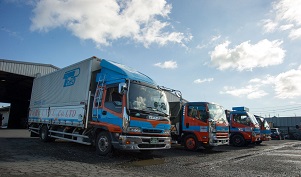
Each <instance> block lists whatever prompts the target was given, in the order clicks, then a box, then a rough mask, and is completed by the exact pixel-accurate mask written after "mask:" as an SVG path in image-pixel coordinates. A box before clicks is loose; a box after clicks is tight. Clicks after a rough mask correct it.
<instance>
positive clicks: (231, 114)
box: [225, 107, 261, 146]
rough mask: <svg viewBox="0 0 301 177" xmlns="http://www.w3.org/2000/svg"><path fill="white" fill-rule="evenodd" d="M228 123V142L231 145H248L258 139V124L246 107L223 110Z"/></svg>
mask: <svg viewBox="0 0 301 177" xmlns="http://www.w3.org/2000/svg"><path fill="white" fill-rule="evenodd" d="M225 112H226V115H227V119H228V121H229V124H230V129H229V131H230V144H232V145H233V146H248V145H249V144H250V143H256V142H259V141H261V140H260V128H259V124H258V122H257V120H256V118H255V116H254V115H253V114H251V113H250V112H249V108H247V107H233V108H232V111H229V110H225Z"/></svg>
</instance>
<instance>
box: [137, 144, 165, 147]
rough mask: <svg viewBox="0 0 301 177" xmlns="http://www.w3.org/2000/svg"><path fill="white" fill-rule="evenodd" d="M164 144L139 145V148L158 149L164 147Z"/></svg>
mask: <svg viewBox="0 0 301 177" xmlns="http://www.w3.org/2000/svg"><path fill="white" fill-rule="evenodd" d="M165 146H166V144H139V145H138V147H139V148H158V147H165Z"/></svg>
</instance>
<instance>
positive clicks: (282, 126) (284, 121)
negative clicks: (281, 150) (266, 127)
mask: <svg viewBox="0 0 301 177" xmlns="http://www.w3.org/2000/svg"><path fill="white" fill-rule="evenodd" d="M265 119H266V121H267V122H269V124H270V125H271V127H275V128H279V130H280V131H281V132H282V133H283V134H287V135H293V134H294V133H296V132H299V133H300V130H298V129H297V128H296V125H299V126H301V117H271V118H265Z"/></svg>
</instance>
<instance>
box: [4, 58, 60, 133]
mask: <svg viewBox="0 0 301 177" xmlns="http://www.w3.org/2000/svg"><path fill="white" fill-rule="evenodd" d="M58 69H59V68H58V67H55V66H53V65H50V64H40V63H30V62H21V61H13V60H4V59H0V102H2V103H9V104H10V111H9V118H8V125H7V127H8V128H26V125H27V116H28V107H29V100H30V96H31V90H32V84H33V79H34V78H35V77H37V76H42V75H45V74H48V73H51V72H53V71H56V70H58Z"/></svg>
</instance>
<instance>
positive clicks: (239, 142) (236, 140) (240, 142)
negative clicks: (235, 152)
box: [232, 135, 245, 147]
mask: <svg viewBox="0 0 301 177" xmlns="http://www.w3.org/2000/svg"><path fill="white" fill-rule="evenodd" d="M232 144H233V146H237V147H241V146H244V145H245V139H244V138H243V137H242V136H241V135H234V136H233V137H232Z"/></svg>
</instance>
